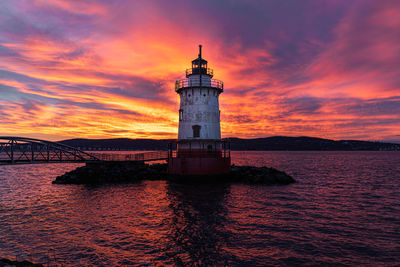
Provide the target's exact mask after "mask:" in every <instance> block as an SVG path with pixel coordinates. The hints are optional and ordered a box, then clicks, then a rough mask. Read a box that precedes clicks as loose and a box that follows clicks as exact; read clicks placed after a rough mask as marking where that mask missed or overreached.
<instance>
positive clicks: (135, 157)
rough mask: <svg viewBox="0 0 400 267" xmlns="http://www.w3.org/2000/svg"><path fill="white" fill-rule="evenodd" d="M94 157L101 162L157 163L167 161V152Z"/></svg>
mask: <svg viewBox="0 0 400 267" xmlns="http://www.w3.org/2000/svg"><path fill="white" fill-rule="evenodd" d="M94 155H96V157H97V158H98V159H100V160H102V161H157V160H167V159H168V151H154V152H144V153H135V154H109V153H95V154H94Z"/></svg>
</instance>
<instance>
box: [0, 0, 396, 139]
mask: <svg viewBox="0 0 400 267" xmlns="http://www.w3.org/2000/svg"><path fill="white" fill-rule="evenodd" d="M399 18H400V4H399V2H398V1H390V0H384V1H379V2H378V1H371V0H365V1H351V2H349V1H344V0H343V1H341V0H337V1H322V2H321V1H306V0H303V1H253V0H251V1H232V0H221V1H211V0H207V1H201V2H196V1H186V0H171V1H161V0H159V1H157V0H156V1H105V0H103V1H92V0H90V1H77V0H76V1H75V0H73V1H71V0H70V1H66V0H55V1H44V0H30V1H28V0H15V1H11V0H6V1H2V2H1V3H0V58H1V60H0V134H12V135H25V136H35V137H40V136H42V137H43V138H51V139H53V140H57V139H63V138H68V137H71V138H72V137H91V138H103V137H130V138H145V137H148V138H174V137H175V136H176V133H177V124H178V114H177V110H178V100H179V99H178V97H177V95H176V93H175V92H174V88H173V87H174V81H175V79H179V78H182V77H183V75H184V70H185V68H187V67H189V64H190V61H191V60H192V59H193V58H195V57H196V54H197V45H198V44H199V43H202V44H203V45H204V54H205V57H206V58H207V60H208V61H209V63H210V65H211V67H212V68H214V70H215V73H216V78H218V79H221V80H223V81H224V82H225V92H224V93H223V94H222V95H221V111H222V120H223V121H222V131H223V136H225V137H227V136H237V137H264V136H270V135H290V136H298V135H309V136H317V137H325V138H334V139H365V140H397V139H398V133H399V132H400V91H399V88H400V73H399V72H400V69H399V67H398V66H397V65H398V62H400V46H399V45H398V44H399V43H400V35H399V34H398V29H399V28H400V19H399ZM396 138H397V139H396Z"/></svg>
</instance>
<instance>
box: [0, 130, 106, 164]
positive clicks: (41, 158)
mask: <svg viewBox="0 0 400 267" xmlns="http://www.w3.org/2000/svg"><path fill="white" fill-rule="evenodd" d="M99 160H100V159H98V158H97V157H96V156H94V155H92V154H89V153H87V152H84V151H82V150H79V149H77V148H74V147H71V146H67V145H63V144H60V143H56V142H50V141H46V140H40V139H34V138H26V137H10V136H0V164H17V163H46V162H49V163H50V162H53V163H54V162H77V163H78V162H88V161H99Z"/></svg>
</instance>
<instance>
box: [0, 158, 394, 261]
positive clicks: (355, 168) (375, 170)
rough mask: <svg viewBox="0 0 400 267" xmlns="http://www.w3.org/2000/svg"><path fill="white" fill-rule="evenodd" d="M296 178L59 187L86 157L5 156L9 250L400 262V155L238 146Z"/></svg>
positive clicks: (2, 223) (4, 249)
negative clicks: (24, 161) (14, 161)
mask: <svg viewBox="0 0 400 267" xmlns="http://www.w3.org/2000/svg"><path fill="white" fill-rule="evenodd" d="M233 162H234V163H236V164H254V165H258V166H260V165H267V166H272V167H276V168H278V169H281V170H285V171H287V172H288V173H290V174H291V175H293V176H294V177H295V178H296V179H297V180H298V183H295V184H292V185H288V186H259V185H258V186H251V185H239V184H234V185H222V184H219V185H211V184H205V185H199V184H197V185H189V184H173V183H168V182H165V181H144V182H141V183H137V184H129V185H103V186H82V185H53V184H51V181H52V180H54V178H55V177H56V176H57V175H60V174H62V173H64V172H66V171H68V170H72V169H74V168H76V167H77V166H80V165H79V164H43V165H23V166H0V257H8V258H13V259H14V258H15V257H19V258H20V259H22V258H25V259H28V260H32V261H35V262H41V263H45V264H46V263H50V265H56V264H63V265H83V266H86V265H110V266H116V265H145V266H146V265H147V266H149V265H150V266H151V265H163V264H166V265H178V266H179V265H195V266H196V265H197V266H200V265H218V266H221V265H229V266H235V265H246V266H251V265H299V264H311V265H340V264H345V265H395V264H396V263H398V262H400V256H399V255H400V245H399V244H400V234H399V233H400V195H399V194H398V188H399V186H400V153H396V152H233Z"/></svg>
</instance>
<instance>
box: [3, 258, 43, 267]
mask: <svg viewBox="0 0 400 267" xmlns="http://www.w3.org/2000/svg"><path fill="white" fill-rule="evenodd" d="M3 266H4V267H14V266H15V267H43V265H42V264H35V263H32V262H30V261H27V260H24V261H17V260H15V261H13V260H9V259H5V258H3V259H0V267H3Z"/></svg>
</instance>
